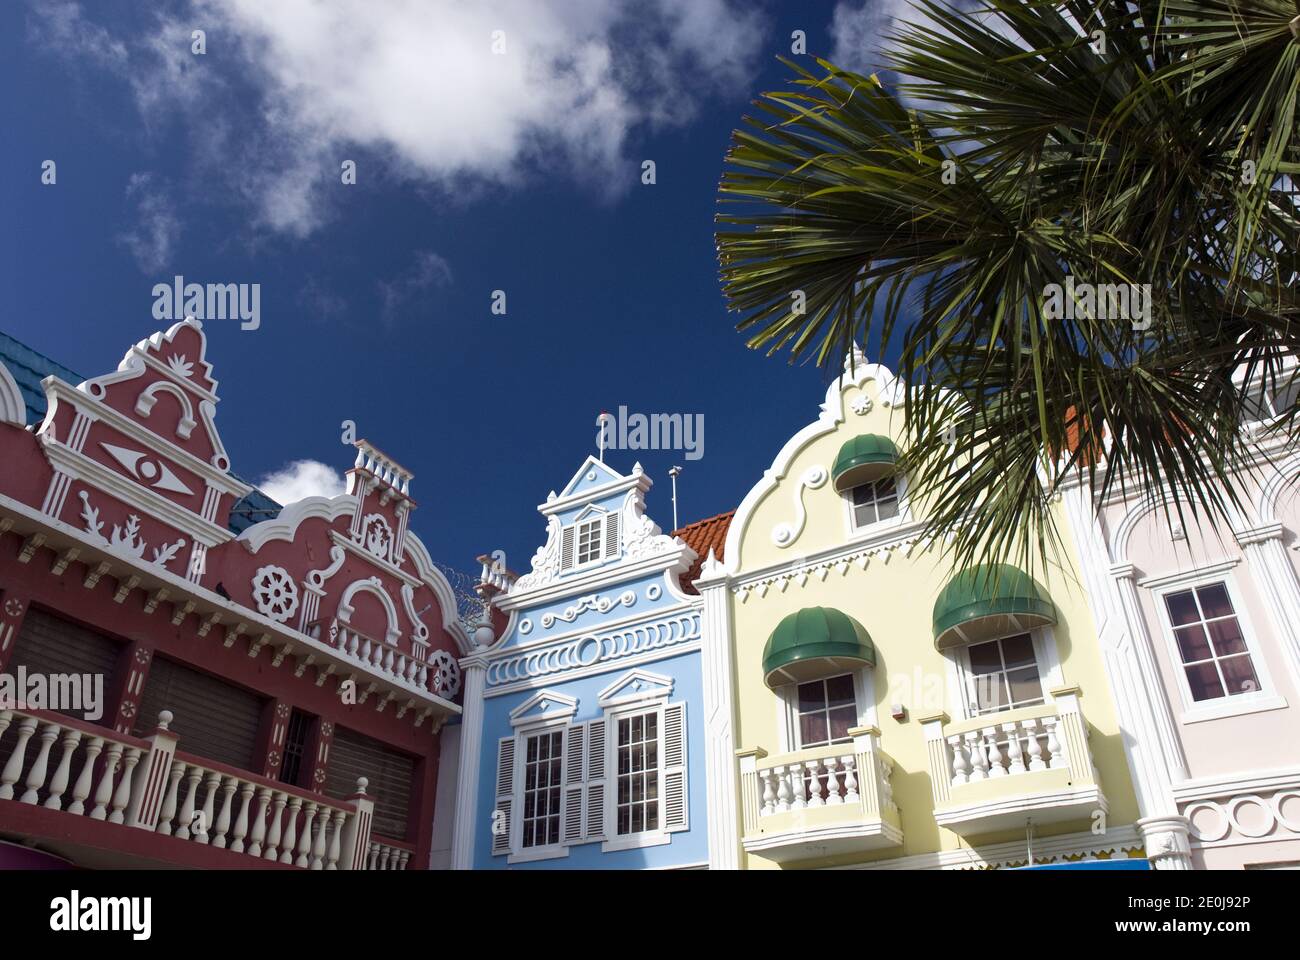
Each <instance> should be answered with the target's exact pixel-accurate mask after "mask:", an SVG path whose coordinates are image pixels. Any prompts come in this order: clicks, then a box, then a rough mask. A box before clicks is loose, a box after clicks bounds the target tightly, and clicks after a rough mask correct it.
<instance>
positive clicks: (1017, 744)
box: [944, 714, 1069, 786]
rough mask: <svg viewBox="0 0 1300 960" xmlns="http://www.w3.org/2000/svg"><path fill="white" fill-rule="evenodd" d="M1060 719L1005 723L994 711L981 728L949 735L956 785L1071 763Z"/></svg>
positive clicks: (1037, 719)
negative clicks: (1059, 734) (1063, 743)
mask: <svg viewBox="0 0 1300 960" xmlns="http://www.w3.org/2000/svg"><path fill="white" fill-rule="evenodd" d="M1058 722H1059V720H1058V718H1057V717H1055V716H1043V717H1030V718H1028V719H1023V720H1012V721H1009V722H1003V721H1000V720H998V719H997V715H996V714H994V715H991V716H990V717H989V718H988V721H987V722H986V723H985V724H984V725H982V726H980V727H978V728H977V729H974V730H967V731H964V732H962V733H954V734H951V735H949V736H946V737H945V738H944V739H945V740H946V742H947V744H948V762H949V770H948V774H949V777H950V778H951V783H952V784H953V786H956V785H957V784H960V783H974V782H976V781H979V780H989V779H997V778H998V777H1008V776H1016V775H1019V774H1023V773H1029V772H1031V771H1038V770H1055V769H1057V768H1058V767H1061V766H1068V764H1069V758H1068V757H1066V756H1065V754H1064V753H1063V752H1062V750H1061V744H1060V741H1059V739H1058V737H1057V732H1056V727H1057V723H1058Z"/></svg>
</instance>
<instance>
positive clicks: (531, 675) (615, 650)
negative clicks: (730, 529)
mask: <svg viewBox="0 0 1300 960" xmlns="http://www.w3.org/2000/svg"><path fill="white" fill-rule="evenodd" d="M699 636H700V614H699V611H698V610H690V611H688V612H684V613H682V614H680V615H678V616H675V617H670V618H664V619H658V620H650V621H647V622H643V623H638V624H634V625H630V626H627V627H625V628H622V629H620V630H615V631H611V632H608V633H605V634H602V635H597V634H592V633H588V634H583V635H580V636H575V637H571V638H569V639H566V640H563V641H561V642H558V643H548V644H545V645H539V646H537V647H534V648H531V649H529V650H526V651H522V652H520V653H517V654H514V655H513V656H510V655H506V656H501V657H498V658H494V659H493V660H492V661H491V662H490V663H489V665H488V670H487V686H488V687H489V688H491V687H500V686H504V685H505V684H511V683H516V682H519V681H526V680H532V679H535V678H537V677H546V676H551V675H553V674H556V673H560V672H565V671H570V670H576V669H579V668H583V667H593V666H595V665H597V664H602V665H603V664H609V663H611V662H615V661H618V660H622V659H624V658H626V657H631V656H634V655H636V654H640V653H644V652H648V651H654V650H660V649H663V648H666V647H675V646H678V645H681V644H685V643H688V642H690V641H693V640H697V639H699Z"/></svg>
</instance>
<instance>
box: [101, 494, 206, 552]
mask: <svg viewBox="0 0 1300 960" xmlns="http://www.w3.org/2000/svg"><path fill="white" fill-rule="evenodd" d="M78 496H79V497H80V498H81V520H82V522H83V523H85V525H86V533H88V534H89V535H90V537H91V538H92V539H93V540H95V542H97V543H99V544H100V545H101V546H105V547H111V548H112V549H114V550H116V551H118V552H119V553H124V554H126V555H127V556H129V557H134V558H135V559H137V560H143V559H144V551H145V548H146V547H147V546H148V544H146V543H145V540H144V538H143V537H141V536H140V517H139V516H138V515H136V514H134V513H133V514H130V515H129V516H128V517H127V518H126V525H125V526H119V525H118V524H116V523H115V524H113V533H112V535H111V536H108V537H106V536H104V534H103V532H102V531H103V528H104V521H102V520H100V519H99V509H98V508H97V507H92V506H91V505H90V495H89V494H87V493H86V491H85V490H82V491H81V492H80V493H79V494H78ZM184 546H185V538H184V537H179V538H177V540H176V542H175V543H164V544H163V545H162V546H160V547H155V548H154V551H153V559H152V560H150V561H149V562H150V563H153V564H156V565H157V566H159V567H163V568H166V566H167V564H168V563H170V562H171V560H172V559H173V558H174V557H175V556H176V554H178V553H180V551H181V548H183V547H184Z"/></svg>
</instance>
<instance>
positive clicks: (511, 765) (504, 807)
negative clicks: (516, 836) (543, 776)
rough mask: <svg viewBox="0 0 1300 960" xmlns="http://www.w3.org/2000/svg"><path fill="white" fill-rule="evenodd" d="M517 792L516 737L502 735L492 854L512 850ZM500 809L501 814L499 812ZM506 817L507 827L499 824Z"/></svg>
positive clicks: (495, 854)
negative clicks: (512, 831) (502, 827)
mask: <svg viewBox="0 0 1300 960" xmlns="http://www.w3.org/2000/svg"><path fill="white" fill-rule="evenodd" d="M514 794H515V738H514V737H502V738H501V739H500V740H498V741H497V805H496V810H495V811H493V814H492V821H493V822H492V825H491V826H492V855H493V856H494V857H495V856H497V855H498V854H502V853H509V852H510V830H511V826H512V821H511V817H510V808H511V806H512V804H513V802H514ZM497 811H499V814H498V812H497ZM503 817H504V822H505V829H504V830H499V829H498V828H497V824H498V823H501V822H502V818H503Z"/></svg>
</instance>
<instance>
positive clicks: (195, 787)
mask: <svg viewBox="0 0 1300 960" xmlns="http://www.w3.org/2000/svg"><path fill="white" fill-rule="evenodd" d="M182 766H184V764H182ZM202 776H203V771H202V770H200V769H199V768H198V767H190V768H189V771H188V772H187V773H186V774H185V802H184V803H182V804H181V817H180V826H178V827H177V828H176V836H177V837H178V838H179V839H181V840H188V839H190V826H191V825H192V824H193V823H194V806H195V802H196V800H197V797H198V792H199V779H200V778H201V777H202Z"/></svg>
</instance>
